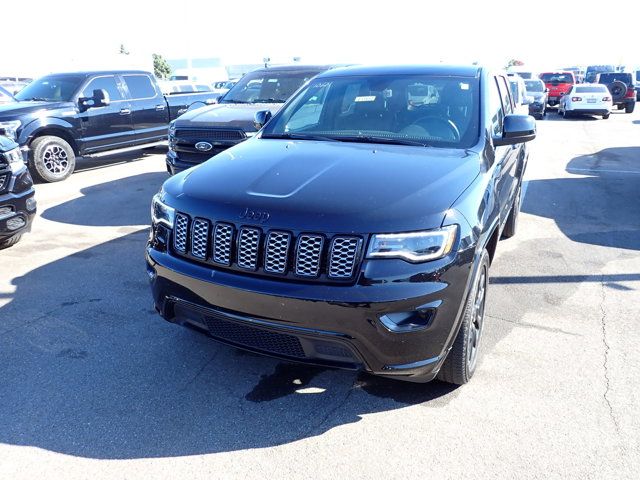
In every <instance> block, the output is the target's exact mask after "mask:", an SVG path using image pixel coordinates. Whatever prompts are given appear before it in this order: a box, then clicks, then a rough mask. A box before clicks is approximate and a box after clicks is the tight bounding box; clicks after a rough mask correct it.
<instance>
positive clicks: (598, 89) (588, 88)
mask: <svg viewBox="0 0 640 480" xmlns="http://www.w3.org/2000/svg"><path fill="white" fill-rule="evenodd" d="M573 91H574V92H575V93H605V92H608V91H609V90H607V87H597V86H595V85H593V86H583V87H574V89H573Z"/></svg>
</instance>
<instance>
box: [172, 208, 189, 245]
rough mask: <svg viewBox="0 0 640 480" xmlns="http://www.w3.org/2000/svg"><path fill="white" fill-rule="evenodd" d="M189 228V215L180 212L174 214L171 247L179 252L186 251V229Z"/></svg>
mask: <svg viewBox="0 0 640 480" xmlns="http://www.w3.org/2000/svg"><path fill="white" fill-rule="evenodd" d="M188 228H189V217H187V216H186V215H183V214H182V213H178V214H176V220H175V227H174V230H173V248H175V249H176V250H177V251H178V252H180V253H187V230H188Z"/></svg>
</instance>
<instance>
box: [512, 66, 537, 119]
mask: <svg viewBox="0 0 640 480" xmlns="http://www.w3.org/2000/svg"><path fill="white" fill-rule="evenodd" d="M509 87H510V88H511V96H512V97H513V101H514V102H515V104H516V108H515V110H514V112H513V113H517V114H519V115H529V104H530V103H531V102H533V99H532V98H529V96H528V95H527V88H526V85H525V83H524V80H523V79H522V77H520V76H518V75H513V76H509Z"/></svg>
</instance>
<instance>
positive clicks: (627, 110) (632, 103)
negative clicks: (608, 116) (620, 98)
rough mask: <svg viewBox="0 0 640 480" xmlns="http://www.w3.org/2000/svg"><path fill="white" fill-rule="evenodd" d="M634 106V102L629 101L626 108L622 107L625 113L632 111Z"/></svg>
mask: <svg viewBox="0 0 640 480" xmlns="http://www.w3.org/2000/svg"><path fill="white" fill-rule="evenodd" d="M635 108H636V102H629V103H627V106H626V108H625V109H624V111H625V112H626V113H633V110H634V109H635Z"/></svg>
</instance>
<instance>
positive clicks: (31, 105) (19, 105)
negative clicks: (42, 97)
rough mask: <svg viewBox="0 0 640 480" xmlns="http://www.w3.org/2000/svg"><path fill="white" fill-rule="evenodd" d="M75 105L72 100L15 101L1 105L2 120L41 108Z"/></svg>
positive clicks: (0, 115) (52, 108)
mask: <svg viewBox="0 0 640 480" xmlns="http://www.w3.org/2000/svg"><path fill="white" fill-rule="evenodd" d="M69 105H73V104H72V103H71V102H14V103H7V104H2V105H0V120H12V119H14V118H16V117H19V116H21V115H29V114H32V113H35V112H38V111H40V110H55V109H58V108H63V107H68V106H69Z"/></svg>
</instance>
